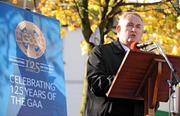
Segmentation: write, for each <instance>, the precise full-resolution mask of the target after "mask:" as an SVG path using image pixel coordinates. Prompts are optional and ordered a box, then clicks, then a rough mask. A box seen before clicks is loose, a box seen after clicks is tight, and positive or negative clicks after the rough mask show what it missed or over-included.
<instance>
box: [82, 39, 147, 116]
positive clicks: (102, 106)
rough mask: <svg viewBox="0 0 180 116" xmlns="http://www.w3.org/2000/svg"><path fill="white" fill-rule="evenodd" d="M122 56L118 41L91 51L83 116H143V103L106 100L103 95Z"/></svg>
mask: <svg viewBox="0 0 180 116" xmlns="http://www.w3.org/2000/svg"><path fill="white" fill-rule="evenodd" d="M124 56H125V50H124V49H123V47H122V46H121V44H120V43H119V41H114V42H112V43H110V44H106V45H100V46H96V47H94V49H93V50H92V52H91V54H90V56H89V59H88V63H87V80H88V93H87V103H86V111H85V116H143V114H144V113H143V106H144V103H143V101H136V100H127V99H115V98H107V97H106V95H105V94H106V92H107V91H108V89H109V87H110V85H111V82H112V80H113V78H114V76H115V75H116V72H117V70H118V68H119V66H120V64H121V62H122V60H123V58H124Z"/></svg>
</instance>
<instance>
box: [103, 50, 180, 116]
mask: <svg viewBox="0 0 180 116" xmlns="http://www.w3.org/2000/svg"><path fill="white" fill-rule="evenodd" d="M168 58H169V60H170V61H171V63H172V64H173V66H174V67H176V71H177V74H178V75H179V74H180V57H176V56H168ZM171 78H172V77H171V70H170V68H169V67H168V65H167V63H166V62H165V60H164V58H163V57H162V56H160V55H156V54H154V53H147V52H143V51H133V50H129V51H127V53H126V55H125V57H124V59H123V61H122V63H121V65H120V67H119V69H118V72H117V74H116V76H115V78H114V80H113V82H112V85H111V86H110V88H109V90H108V92H107V94H106V95H107V96H108V97H112V98H125V99H131V100H144V115H149V116H154V109H155V105H156V102H167V101H168V99H169V85H168V82H167V80H170V79H171Z"/></svg>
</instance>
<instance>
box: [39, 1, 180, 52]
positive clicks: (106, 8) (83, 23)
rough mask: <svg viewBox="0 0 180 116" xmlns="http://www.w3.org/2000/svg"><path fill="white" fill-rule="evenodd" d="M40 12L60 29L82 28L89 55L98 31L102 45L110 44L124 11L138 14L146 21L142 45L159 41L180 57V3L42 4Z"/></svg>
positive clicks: (60, 2)
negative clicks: (50, 18)
mask: <svg viewBox="0 0 180 116" xmlns="http://www.w3.org/2000/svg"><path fill="white" fill-rule="evenodd" d="M39 9H40V11H41V12H42V13H43V14H45V15H47V16H52V17H55V18H56V19H59V20H60V22H61V25H62V26H63V27H68V28H69V29H70V30H73V29H76V28H78V27H81V28H82V33H83V36H84V41H82V43H81V47H82V48H85V51H86V52H89V51H90V48H92V46H93V43H91V39H92V38H91V36H92V34H93V32H95V30H96V29H99V36H98V37H99V39H100V41H99V42H100V43H99V44H104V43H108V42H110V41H111V40H113V39H114V37H113V36H114V34H115V33H114V30H113V28H114V26H115V23H114V19H115V18H116V17H117V16H118V15H119V14H121V13H122V12H123V11H136V12H139V13H140V14H141V15H142V16H143V18H144V20H145V34H144V39H143V41H146V40H149V39H152V41H159V42H160V44H161V45H162V46H163V48H164V49H165V50H166V52H167V53H169V54H172V53H173V54H175V55H180V47H179V45H180V40H179V38H180V29H179V26H178V25H180V23H179V22H180V21H179V19H180V18H178V16H179V14H180V8H179V6H178V0H177V1H175V0H174V1H172V0H166V1H160V2H154V3H138V2H136V3H131V2H128V1H125V0H53V1H50V0H48V1H45V0H41V3H40V5H39ZM157 22H158V23H157ZM62 31H63V32H64V30H62ZM93 39H94V38H93ZM87 48H88V49H87Z"/></svg>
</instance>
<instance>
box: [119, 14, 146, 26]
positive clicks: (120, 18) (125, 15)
mask: <svg viewBox="0 0 180 116" xmlns="http://www.w3.org/2000/svg"><path fill="white" fill-rule="evenodd" d="M132 15H134V16H137V17H139V19H140V20H141V21H142V22H143V23H144V21H143V19H142V17H141V16H140V15H139V14H137V13H136V12H124V13H123V14H122V15H121V16H120V17H119V20H118V22H119V21H120V20H123V19H126V17H128V16H132Z"/></svg>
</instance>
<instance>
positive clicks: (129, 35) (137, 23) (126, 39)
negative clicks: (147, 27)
mask: <svg viewBox="0 0 180 116" xmlns="http://www.w3.org/2000/svg"><path fill="white" fill-rule="evenodd" d="M118 26H119V31H118V30H117V35H118V38H119V39H120V41H121V42H122V43H123V44H125V45H127V46H129V45H130V44H131V43H132V42H139V41H140V39H141V37H142V34H143V28H144V24H143V22H142V20H141V19H140V18H139V17H138V16H136V15H129V16H127V17H126V18H125V19H123V20H121V22H120V23H119V25H118Z"/></svg>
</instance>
